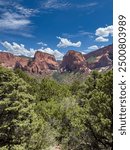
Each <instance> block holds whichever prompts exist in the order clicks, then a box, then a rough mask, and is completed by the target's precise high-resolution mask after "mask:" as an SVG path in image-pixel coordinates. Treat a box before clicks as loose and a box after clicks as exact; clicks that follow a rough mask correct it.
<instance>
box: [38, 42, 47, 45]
mask: <svg viewBox="0 0 130 150" xmlns="http://www.w3.org/2000/svg"><path fill="white" fill-rule="evenodd" d="M37 44H38V45H42V46H47V44H46V43H43V42H38V43H37Z"/></svg>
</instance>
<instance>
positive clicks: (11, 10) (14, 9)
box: [0, 0, 39, 37]
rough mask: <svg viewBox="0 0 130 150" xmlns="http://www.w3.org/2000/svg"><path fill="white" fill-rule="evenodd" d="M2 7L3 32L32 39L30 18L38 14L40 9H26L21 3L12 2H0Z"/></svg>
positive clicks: (1, 27) (0, 11) (1, 29)
mask: <svg viewBox="0 0 130 150" xmlns="http://www.w3.org/2000/svg"><path fill="white" fill-rule="evenodd" d="M0 6H1V7H0V31H1V32H3V33H6V34H10V33H11V34H17V35H21V36H25V37H32V35H31V30H30V27H31V26H32V22H31V19H30V17H32V16H34V15H35V14H36V13H38V12H39V11H38V9H32V8H25V7H24V6H22V5H21V4H20V1H17V2H16V1H15V2H14V1H12V0H9V1H6V0H0ZM30 25H31V26H30Z"/></svg>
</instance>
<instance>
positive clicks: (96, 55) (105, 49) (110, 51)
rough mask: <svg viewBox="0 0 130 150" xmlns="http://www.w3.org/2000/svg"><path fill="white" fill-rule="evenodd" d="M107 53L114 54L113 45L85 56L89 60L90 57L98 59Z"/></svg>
mask: <svg viewBox="0 0 130 150" xmlns="http://www.w3.org/2000/svg"><path fill="white" fill-rule="evenodd" d="M106 53H113V45H109V46H106V47H103V48H100V49H98V50H95V51H93V52H90V53H88V54H85V55H84V57H85V59H86V60H87V59H88V58H90V57H98V56H101V55H104V54H106Z"/></svg>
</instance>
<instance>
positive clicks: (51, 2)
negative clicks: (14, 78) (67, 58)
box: [0, 0, 113, 59]
mask: <svg viewBox="0 0 130 150" xmlns="http://www.w3.org/2000/svg"><path fill="white" fill-rule="evenodd" d="M112 3H113V1H112V0H82V1H81V0H8V1H5V0H0V51H7V52H11V53H13V54H15V55H26V56H30V57H33V55H34V53H35V51H37V50H39V51H43V52H48V53H51V54H54V55H55V56H56V58H57V59H61V58H62V57H63V55H64V54H65V53H66V52H67V51H68V50H70V49H73V50H76V51H80V52H83V53H88V52H90V51H93V50H96V49H98V48H100V47H103V46H106V45H109V44H111V43H112V35H113V26H112V24H113V22H112V21H113V17H112V16H113V4H112Z"/></svg>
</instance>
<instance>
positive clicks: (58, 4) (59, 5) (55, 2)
mask: <svg viewBox="0 0 130 150" xmlns="http://www.w3.org/2000/svg"><path fill="white" fill-rule="evenodd" d="M96 5H97V3H96V2H91V3H84V4H79V3H71V2H67V1H63V0H46V1H45V2H43V3H42V7H43V9H62V10H63V9H71V8H75V9H87V8H90V7H94V6H96Z"/></svg>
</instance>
